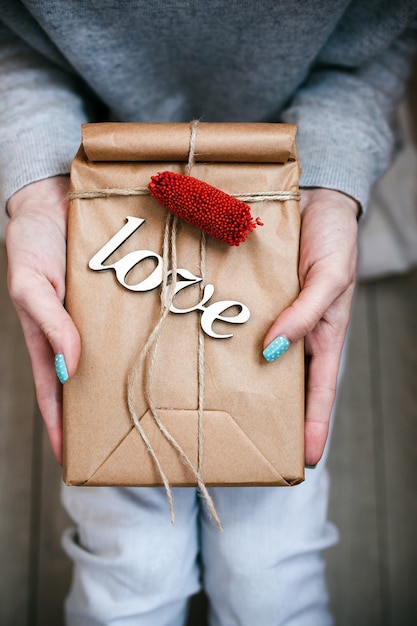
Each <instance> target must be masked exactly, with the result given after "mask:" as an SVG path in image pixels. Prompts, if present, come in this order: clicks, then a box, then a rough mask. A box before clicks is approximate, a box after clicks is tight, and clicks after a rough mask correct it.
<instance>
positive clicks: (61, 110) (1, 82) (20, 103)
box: [0, 22, 88, 207]
mask: <svg viewBox="0 0 417 626" xmlns="http://www.w3.org/2000/svg"><path fill="white" fill-rule="evenodd" d="M86 121H88V115H87V110H86V107H85V102H84V97H83V89H82V86H80V84H78V83H77V80H76V79H75V78H74V77H73V76H72V75H71V73H70V72H67V71H66V70H65V69H63V68H62V67H59V66H58V65H56V64H55V63H53V62H51V61H49V60H47V59H46V57H44V56H43V55H42V54H40V53H39V52H37V51H35V50H34V49H32V48H31V47H29V46H28V45H27V44H26V43H25V42H24V41H23V40H21V39H19V38H18V37H16V36H15V35H14V34H13V33H12V32H11V31H10V30H9V29H8V28H7V27H6V26H5V25H4V24H2V23H1V22H0V202H1V203H2V206H3V207H4V206H5V205H6V203H7V201H8V199H9V198H10V196H11V195H12V194H13V193H14V192H15V191H17V190H18V189H20V188H21V187H23V186H25V185H27V184H28V183H31V182H34V181H36V180H40V179H42V178H48V177H50V176H54V175H58V174H66V173H68V172H69V167H70V163H71V160H72V158H73V157H74V155H75V153H76V150H77V148H78V145H79V143H80V125H81V124H82V123H84V122H86Z"/></svg>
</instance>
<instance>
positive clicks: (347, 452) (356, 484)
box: [326, 285, 384, 626]
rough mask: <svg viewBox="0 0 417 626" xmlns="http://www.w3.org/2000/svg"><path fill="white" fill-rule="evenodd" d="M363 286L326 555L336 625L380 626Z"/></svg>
mask: <svg viewBox="0 0 417 626" xmlns="http://www.w3.org/2000/svg"><path fill="white" fill-rule="evenodd" d="M367 289H368V288H367V286H366V285H361V286H359V288H358V290H357V294H356V299H355V302H354V305H353V310H352V318H351V326H350V334H349V338H348V343H347V357H346V363H345V373H344V376H343V379H342V381H341V385H340V390H339V396H338V402H337V408H336V412H335V420H334V427H333V433H332V441H331V446H330V451H329V460H328V465H329V470H330V474H331V480H332V486H331V497H330V506H329V517H330V519H331V520H332V521H333V522H334V523H335V524H336V526H337V527H338V529H339V532H340V543H339V544H338V545H337V546H336V547H335V548H332V549H331V550H329V551H328V553H327V557H326V558H327V563H328V583H329V592H330V599H331V609H332V612H333V615H334V616H335V620H336V624H338V626H348V625H349V626H350V625H355V626H369V625H371V624H378V625H380V624H383V623H384V622H383V618H382V616H383V607H382V604H381V598H380V580H379V571H380V565H379V558H380V556H379V545H378V542H377V539H376V534H375V528H376V524H377V502H376V485H375V473H374V445H373V410H374V407H373V399H372V393H371V375H372V355H371V352H370V349H371V346H370V344H369V329H368V325H367V317H368V306H369V305H368V293H367Z"/></svg>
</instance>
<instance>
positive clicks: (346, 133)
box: [283, 20, 417, 209]
mask: <svg viewBox="0 0 417 626" xmlns="http://www.w3.org/2000/svg"><path fill="white" fill-rule="evenodd" d="M356 30H357V31H358V30H361V31H362V33H359V34H358V32H356V36H355V24H354V21H353V23H352V20H351V22H350V23H349V22H348V23H347V24H346V23H345V24H344V23H343V20H342V22H341V24H340V25H339V27H338V28H337V29H336V31H335V32H334V33H333V35H332V37H331V38H330V39H329V41H328V42H327V44H326V46H325V47H324V48H323V50H322V51H321V54H320V55H319V57H318V58H317V59H316V61H315V63H314V65H313V66H312V69H311V72H310V74H309V76H308V79H307V80H306V81H305V83H304V84H303V85H302V86H301V88H300V89H299V90H298V92H297V94H296V95H295V97H294V98H293V100H292V101H291V103H290V104H289V106H288V108H287V109H286V110H285V112H284V114H283V119H284V121H286V122H292V123H297V124H298V139H297V144H298V149H299V153H300V162H301V167H302V170H303V173H302V176H301V180H300V185H301V186H302V187H326V188H330V189H336V190H338V191H342V192H344V193H346V194H348V195H350V196H352V197H353V198H355V199H356V200H357V201H358V202H359V203H360V205H361V207H362V209H366V206H367V204H368V200H369V194H370V190H371V187H372V185H373V183H374V182H375V181H376V180H377V179H378V178H379V177H380V176H381V175H382V173H383V172H384V171H385V169H386V168H387V167H388V165H389V163H390V158H391V154H392V149H393V145H394V139H393V137H394V133H393V128H392V122H393V118H394V114H395V112H396V110H397V107H398V105H399V102H400V101H401V99H402V97H403V94H404V88H405V85H406V81H407V76H408V72H409V69H410V66H411V62H412V59H413V55H414V53H415V50H416V47H417V21H416V20H415V21H414V22H412V21H411V22H409V24H408V26H407V27H404V28H403V30H402V32H400V33H398V32H397V33H396V34H395V36H393V35H391V39H390V40H389V41H386V38H385V40H384V37H383V35H382V33H381V32H376V31H374V32H373V31H372V24H371V25H370V24H369V23H368V24H365V25H360V26H359V25H358V26H357V29H356ZM361 35H362V36H361ZM365 37H366V42H365ZM364 49H365V50H364Z"/></svg>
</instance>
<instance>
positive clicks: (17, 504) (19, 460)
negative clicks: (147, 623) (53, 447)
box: [0, 243, 34, 626]
mask: <svg viewBox="0 0 417 626" xmlns="http://www.w3.org/2000/svg"><path fill="white" fill-rule="evenodd" d="M6 265H7V260H6V251H5V247H4V244H3V243H1V244H0V345H1V350H0V429H1V431H0V432H1V435H0V510H1V516H0V562H1V564H2V575H1V576H0V623H1V624H7V626H23V625H25V624H26V623H27V617H28V614H29V613H30V597H29V576H30V527H31V491H32V481H31V468H32V443H33V406H34V391H33V385H32V375H31V368H30V363H29V358H28V355H27V352H26V348H25V345H24V341H23V337H22V333H21V330H20V324H19V322H18V319H17V315H16V313H15V311H14V309H13V307H12V305H11V302H10V299H9V297H8V293H7V287H6Z"/></svg>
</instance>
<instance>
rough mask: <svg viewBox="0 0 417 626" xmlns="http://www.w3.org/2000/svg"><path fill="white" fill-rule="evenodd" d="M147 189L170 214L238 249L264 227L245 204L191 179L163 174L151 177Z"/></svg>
mask: <svg viewBox="0 0 417 626" xmlns="http://www.w3.org/2000/svg"><path fill="white" fill-rule="evenodd" d="M148 187H149V191H150V192H151V195H152V196H153V197H154V198H155V199H156V200H158V202H159V203H160V204H162V206H163V207H165V208H166V209H167V210H168V211H170V212H171V213H173V214H174V215H176V216H177V217H179V218H181V219H182V220H184V221H185V222H188V223H189V224H192V225H193V226H196V227H197V228H199V229H200V230H202V231H204V232H205V233H207V234H208V235H210V236H211V237H214V238H215V239H218V240H219V241H222V242H223V243H227V244H229V246H238V245H239V244H240V243H242V241H245V239H246V238H247V237H248V236H249V233H250V232H252V231H253V230H254V229H255V228H256V227H257V226H263V224H262V222H261V220H260V219H259V217H257V218H256V219H253V218H252V216H251V213H250V207H249V206H248V205H247V204H245V202H242V201H241V200H238V199H237V198H234V197H233V196H230V195H229V194H227V193H225V192H224V191H221V190H220V189H217V187H212V186H211V185H209V184H207V183H205V182H203V181H202V180H198V179H197V178H193V177H192V176H186V175H185V174H177V173H175V172H168V171H167V172H161V173H159V174H158V175H156V176H152V177H151V182H150V183H149V185H148Z"/></svg>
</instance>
